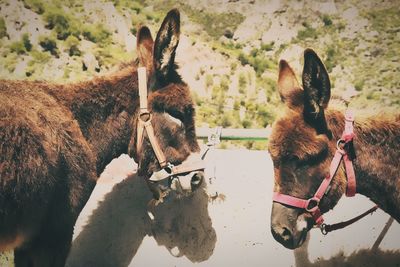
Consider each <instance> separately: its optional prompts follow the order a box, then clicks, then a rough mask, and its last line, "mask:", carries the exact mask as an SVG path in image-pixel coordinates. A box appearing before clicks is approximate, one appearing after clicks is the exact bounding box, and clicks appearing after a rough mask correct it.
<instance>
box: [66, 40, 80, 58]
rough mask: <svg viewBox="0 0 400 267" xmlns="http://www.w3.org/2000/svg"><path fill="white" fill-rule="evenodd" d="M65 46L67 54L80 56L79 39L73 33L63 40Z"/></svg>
mask: <svg viewBox="0 0 400 267" xmlns="http://www.w3.org/2000/svg"><path fill="white" fill-rule="evenodd" d="M65 46H66V48H67V50H68V54H69V56H80V55H81V51H80V50H79V48H78V46H79V39H78V38H76V37H75V36H73V35H70V36H68V38H67V39H66V40H65Z"/></svg>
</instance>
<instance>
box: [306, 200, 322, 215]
mask: <svg viewBox="0 0 400 267" xmlns="http://www.w3.org/2000/svg"><path fill="white" fill-rule="evenodd" d="M319 201H320V200H319V199H318V198H316V197H312V198H310V199H308V200H307V205H306V207H305V210H306V211H308V212H310V213H313V212H315V211H316V210H317V209H318V205H319ZM310 205H311V207H310Z"/></svg>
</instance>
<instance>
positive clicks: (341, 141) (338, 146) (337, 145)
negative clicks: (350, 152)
mask: <svg viewBox="0 0 400 267" xmlns="http://www.w3.org/2000/svg"><path fill="white" fill-rule="evenodd" d="M341 143H343V144H346V142H345V141H344V140H342V139H339V140H338V141H337V142H336V149H337V150H338V151H339V152H340V153H341V154H344V153H346V152H345V151H344V149H343V148H341V147H340V144H341Z"/></svg>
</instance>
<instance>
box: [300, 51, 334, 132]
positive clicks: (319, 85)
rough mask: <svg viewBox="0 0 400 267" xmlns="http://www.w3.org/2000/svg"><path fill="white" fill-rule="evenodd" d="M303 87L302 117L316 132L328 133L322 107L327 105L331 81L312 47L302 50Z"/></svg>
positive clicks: (324, 107)
mask: <svg viewBox="0 0 400 267" xmlns="http://www.w3.org/2000/svg"><path fill="white" fill-rule="evenodd" d="M303 89H304V119H305V120H306V121H307V122H308V123H309V124H311V125H313V126H314V127H315V128H316V129H317V132H318V133H329V130H328V128H327V125H326V121H325V115H324V109H326V108H327V107H328V103H329V99H330V97H331V83H330V81H329V76H328V72H327V71H326V69H325V66H324V64H323V63H322V61H321V59H320V58H319V57H318V55H317V54H316V53H315V52H314V51H313V50H312V49H306V50H305V51H304V68H303Z"/></svg>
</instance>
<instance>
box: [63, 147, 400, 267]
mask: <svg viewBox="0 0 400 267" xmlns="http://www.w3.org/2000/svg"><path fill="white" fill-rule="evenodd" d="M207 160H208V161H209V164H210V166H212V162H215V166H216V172H215V174H216V180H215V182H214V183H213V186H212V187H209V188H208V189H207V190H209V191H210V192H211V191H212V192H215V191H217V192H218V193H222V194H224V195H225V196H226V199H225V201H219V200H217V201H214V202H213V203H211V202H208V199H207V196H206V194H205V192H204V191H201V190H200V191H198V192H197V193H196V194H195V195H194V196H193V197H192V198H189V199H185V200H181V201H179V200H173V199H170V200H169V201H167V203H166V204H164V205H161V206H159V207H158V208H157V209H156V212H155V213H154V214H155V222H153V223H152V222H151V221H150V220H149V218H148V216H147V214H146V204H147V202H148V201H149V200H150V198H151V196H150V194H149V193H148V191H147V189H146V186H145V184H144V183H143V182H142V181H141V180H140V179H139V178H138V177H136V176H135V175H132V173H134V172H135V168H136V167H135V166H136V165H135V163H134V162H133V161H131V160H130V159H129V158H128V157H127V156H122V157H120V158H119V159H118V160H115V161H113V162H112V164H110V165H109V167H108V168H107V169H106V171H105V172H104V173H103V175H102V177H101V179H100V181H99V183H98V185H97V186H96V189H95V191H94V192H93V194H92V197H91V199H90V200H89V202H88V204H87V205H86V207H85V209H84V210H83V212H82V213H81V216H80V217H79V219H78V222H77V224H76V229H75V236H74V244H73V248H72V251H71V254H70V257H69V260H68V264H67V266H192V265H196V266H295V261H294V253H293V251H290V250H287V249H285V248H284V247H283V246H281V245H280V244H278V243H277V242H276V241H275V240H274V239H273V238H272V236H271V233H270V230H269V228H270V219H269V218H270V212H271V193H272V183H273V181H272V172H273V169H272V163H271V160H270V157H269V155H268V153H267V152H266V151H248V150H214V151H213V152H212V153H211V154H210V155H209V157H208V159H207ZM210 169H211V170H212V169H213V168H210ZM207 175H208V176H212V172H208V173H207ZM371 205H372V203H370V202H369V201H368V200H367V199H366V198H364V197H361V196H357V197H355V198H352V199H345V198H343V199H342V200H341V201H340V203H339V204H338V206H337V207H336V208H335V210H334V211H332V212H330V213H329V214H327V215H326V216H325V217H326V221H327V222H331V223H333V222H337V221H339V220H342V219H347V218H350V217H351V216H354V215H356V214H359V213H360V212H363V211H364V210H366V209H367V208H369V207H370V206H371ZM387 219H388V215H386V214H384V213H383V212H382V211H378V212H377V213H375V214H374V215H372V216H367V217H366V218H365V219H363V220H362V221H361V222H358V223H357V224H354V225H353V226H350V227H348V228H346V229H344V230H342V231H337V232H334V233H330V234H329V235H328V236H322V235H321V234H320V232H319V230H313V231H312V232H311V239H310V243H309V249H308V253H309V259H310V261H311V262H313V261H315V260H316V259H317V258H318V257H323V258H325V259H329V258H330V257H332V255H335V254H337V253H339V252H340V251H344V253H345V255H349V254H351V253H353V252H355V251H357V250H359V249H362V248H370V247H371V246H372V244H373V243H374V241H375V240H376V237H377V236H378V235H379V233H380V231H381V229H382V228H383V226H384V224H385V222H386V221H387ZM153 236H154V237H153ZM399 236H400V225H399V224H398V223H397V222H395V223H394V224H393V225H392V227H391V228H390V230H389V232H388V234H387V235H386V237H385V239H384V240H383V242H382V244H381V246H380V248H381V249H383V250H399V249H400V241H399ZM167 248H168V249H167ZM170 251H171V253H172V254H175V255H177V254H184V256H182V257H174V256H172V255H171V253H170ZM398 253H400V252H398ZM193 262H199V263H196V264H194V263H193Z"/></svg>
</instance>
